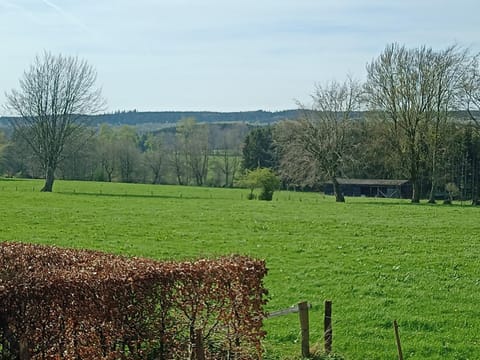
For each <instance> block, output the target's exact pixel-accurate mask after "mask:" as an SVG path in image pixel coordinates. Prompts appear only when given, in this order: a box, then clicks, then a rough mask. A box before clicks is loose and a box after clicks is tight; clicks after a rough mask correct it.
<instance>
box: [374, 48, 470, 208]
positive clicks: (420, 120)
mask: <svg viewBox="0 0 480 360" xmlns="http://www.w3.org/2000/svg"><path fill="white" fill-rule="evenodd" d="M471 61H472V58H471V57H470V56H469V54H468V50H463V49H461V48H459V47H457V46H450V47H448V48H447V49H445V50H443V51H434V50H433V49H432V48H428V47H425V46H423V47H419V48H413V49H408V48H406V47H405V46H401V45H398V44H391V45H388V46H387V47H386V48H385V50H384V52H383V53H382V54H381V55H380V56H379V57H378V58H377V59H375V60H374V61H372V62H371V63H370V64H368V65H367V82H366V85H365V89H366V93H367V95H368V96H367V98H368V101H369V104H370V106H371V108H372V109H373V110H376V111H378V113H379V114H381V115H383V117H384V120H385V121H386V123H388V124H390V136H391V138H392V140H393V141H394V142H395V143H396V149H397V151H398V152H399V154H400V156H401V158H402V159H403V164H404V167H405V170H406V173H407V174H408V176H409V178H410V181H411V182H412V186H413V193H412V202H415V203H417V202H419V201H420V195H421V194H420V180H421V175H422V174H421V173H422V171H425V170H426V167H425V166H422V163H428V164H429V168H428V171H427V172H428V176H429V179H430V183H431V188H430V193H429V202H432V203H433V202H435V193H436V190H437V188H438V184H437V183H438V152H439V150H440V146H441V140H442V131H443V129H445V128H446V124H447V122H448V120H450V115H451V112H452V110H455V109H456V108H457V104H458V101H457V100H458V98H459V91H460V90H461V84H462V83H463V82H464V81H463V79H464V76H465V73H466V72H468V69H469V67H470V65H469V63H470V62H471Z"/></svg>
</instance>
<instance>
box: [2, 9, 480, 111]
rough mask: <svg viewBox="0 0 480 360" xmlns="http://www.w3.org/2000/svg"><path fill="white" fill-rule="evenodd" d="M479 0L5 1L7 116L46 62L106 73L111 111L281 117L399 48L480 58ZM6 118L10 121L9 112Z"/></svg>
mask: <svg viewBox="0 0 480 360" xmlns="http://www.w3.org/2000/svg"><path fill="white" fill-rule="evenodd" d="M479 13H480V2H479V1H478V0H455V1H453V0H451V1H450V0H448V1H447V0H329V1H324V0H237V1H231V0H0V49H1V51H0V105H1V104H4V103H5V92H9V91H11V90H12V89H17V88H18V87H19V79H20V78H21V77H22V75H23V73H24V71H25V70H26V69H28V67H29V66H30V64H31V63H32V61H33V59H34V58H35V56H36V55H37V54H42V53H43V52H44V51H49V52H51V53H52V54H63V55H69V56H78V57H79V58H81V59H85V60H86V61H87V62H88V63H89V64H90V65H92V66H93V67H94V68H95V69H96V71H97V75H98V78H97V83H98V86H100V87H101V88H102V93H103V95H104V97H105V99H106V101H107V107H108V108H107V111H109V112H110V111H117V110H134V109H136V110H137V111H173V110H175V111H249V110H267V111H279V110H284V109H292V108H296V107H297V102H301V103H303V104H308V102H309V99H310V95H311V94H312V93H313V92H314V89H315V84H322V83H325V82H328V81H332V80H338V81H342V80H344V79H345V78H346V77H347V75H350V76H352V77H354V78H356V79H358V80H360V81H362V80H364V79H365V76H366V72H365V66H366V64H367V63H369V62H371V61H372V60H373V59H375V58H376V57H377V56H379V55H380V53H381V52H382V51H383V50H384V49H385V46H386V45H387V44H390V43H393V42H397V43H399V44H402V45H406V46H408V47H418V46H422V45H426V46H429V47H432V48H434V49H439V50H440V49H443V48H445V47H447V46H449V45H452V44H458V45H460V46H463V47H469V48H470V49H471V50H472V51H473V52H479V51H480V24H479V23H478V14H479ZM0 115H8V114H6V113H5V110H0Z"/></svg>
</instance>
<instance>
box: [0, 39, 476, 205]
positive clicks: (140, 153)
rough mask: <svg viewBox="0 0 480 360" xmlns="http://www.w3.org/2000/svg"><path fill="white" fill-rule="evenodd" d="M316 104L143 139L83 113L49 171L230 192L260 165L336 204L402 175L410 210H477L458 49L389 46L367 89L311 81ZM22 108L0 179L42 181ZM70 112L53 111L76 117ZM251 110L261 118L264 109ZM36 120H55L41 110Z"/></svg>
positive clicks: (472, 120) (468, 82)
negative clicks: (445, 206) (428, 206)
mask: <svg viewBox="0 0 480 360" xmlns="http://www.w3.org/2000/svg"><path fill="white" fill-rule="evenodd" d="M70 61H72V60H70ZM37 62H39V60H38V59H37ZM37 67H40V65H39V64H37ZM91 83H92V82H91ZM40 87H41V86H40ZM37 88H38V86H37ZM24 90H25V89H24ZM27 90H28V89H27ZM25 92H26V93H28V92H27V91H26V90H25ZM15 94H18V93H15V92H13V93H12V96H11V97H10V100H12V99H14V96H13V95H15ZM95 94H96V93H95ZM312 100H313V102H312V105H311V106H310V105H304V104H298V105H299V109H298V110H292V111H284V112H279V113H277V114H276V116H277V117H278V116H280V117H282V116H290V118H287V119H285V118H281V119H280V120H279V121H273V123H270V122H272V121H270V120H267V121H266V123H267V124H268V125H265V123H263V124H262V125H261V126H259V125H258V123H256V124H251V123H250V122H249V120H248V118H245V119H242V118H241V114H242V113H231V114H234V115H231V116H233V117H234V118H235V120H237V121H231V122H228V123H215V122H213V123H212V122H209V121H205V118H203V117H201V118H195V117H188V116H186V117H181V118H180V120H179V121H177V122H176V124H175V126H171V127H164V128H162V129H159V130H156V131H146V130H145V127H144V126H143V125H144V124H145V122H142V123H141V125H140V126H131V125H128V121H127V120H126V121H125V123H122V124H121V126H118V125H116V126H115V125H109V124H106V123H104V124H101V125H98V124H97V125H95V124H94V123H91V122H90V124H89V125H90V126H85V125H86V123H85V121H86V120H87V119H90V120H91V118H92V117H86V116H84V117H83V118H82V119H81V121H78V122H70V123H67V125H66V129H68V130H69V131H72V130H73V129H75V136H74V137H71V138H69V139H68V141H66V142H65V143H64V144H63V145H62V146H61V147H60V148H57V150H58V151H57V154H56V155H55V156H56V158H55V159H54V160H55V161H54V162H55V164H56V167H55V175H56V177H58V178H61V179H76V180H96V181H122V182H144V183H155V184H180V185H198V186H222V187H233V186H235V185H236V184H237V180H238V179H239V178H240V177H241V175H242V174H243V173H244V171H245V170H253V169H256V168H262V167H264V168H270V169H272V170H274V171H275V172H276V173H277V174H278V176H279V177H280V179H281V184H282V186H283V187H285V188H289V187H290V188H291V187H295V188H297V189H319V188H321V186H322V184H324V183H325V182H329V183H331V184H333V190H334V193H335V196H336V199H337V201H344V197H343V193H342V190H341V187H340V185H339V184H338V181H337V179H338V178H355V179H407V180H409V181H410V183H411V186H412V189H413V193H412V202H418V201H419V200H420V198H428V200H429V202H431V203H434V202H435V201H436V200H438V199H444V200H447V201H451V200H452V199H453V198H461V199H471V200H472V202H473V203H474V204H478V202H479V200H478V198H479V195H478V194H479V192H480V181H479V179H480V160H479V158H480V123H479V121H478V119H479V117H478V111H479V110H480V107H479V106H480V73H479V63H478V55H477V54H471V53H470V52H469V50H468V49H463V48H460V47H458V46H451V47H448V48H446V49H443V50H434V49H431V48H428V47H419V48H413V49H410V48H406V47H405V46H401V45H398V44H391V45H388V46H387V47H386V48H385V50H384V52H383V53H382V54H380V56H379V57H378V58H376V59H374V60H373V61H372V62H371V63H370V64H368V65H367V79H366V82H365V83H361V82H359V81H357V80H355V79H352V78H347V80H345V81H344V82H337V81H333V82H330V83H326V84H318V85H317V86H316V88H315V90H314V93H313V94H312ZM12 105H15V102H12V101H11V104H10V107H11V108H14V109H15V107H14V106H12ZM17 105H18V106H17V108H18V109H17V113H18V114H19V115H21V116H20V118H16V120H15V119H14V120H12V119H10V121H11V122H12V124H13V125H14V127H13V129H14V131H13V132H12V133H11V134H10V136H7V135H6V134H5V133H2V132H0V154H1V158H0V173H1V174H5V175H7V176H16V177H45V176H46V175H45V174H47V175H48V173H49V171H50V172H51V169H50V170H49V166H47V165H48V162H46V161H45V153H43V152H40V151H39V150H40V149H44V148H45V147H43V146H41V147H39V148H38V149H37V150H36V151H35V149H34V148H33V147H32V144H37V143H38V139H40V136H39V135H38V134H43V133H42V131H41V130H42V128H41V127H40V128H37V127H35V125H32V123H30V124H29V123H27V124H25V119H27V120H28V119H30V120H32V119H33V120H36V119H38V118H40V117H41V115H35V114H29V113H25V112H23V113H22V111H24V108H23V107H22V106H21V105H22V103H19V104H17ZM94 105H95V103H94ZM93 109H95V106H94V107H93ZM88 110H90V109H88ZM72 112H75V111H66V112H64V113H62V114H60V115H61V116H63V117H64V118H65V119H67V120H69V121H71V118H70V117H71V116H72V114H71V113H72ZM128 114H134V115H135V116H134V118H135V117H137V116H140V114H142V113H138V114H137V113H136V112H135V111H134V112H130V113H129V112H126V113H122V116H123V115H125V116H127V115H128ZM181 114H183V113H177V114H176V115H173V114H170V115H171V116H172V118H174V117H175V116H178V115H181ZM203 114H204V115H205V113H203ZM206 114H210V115H212V116H213V115H215V116H217V115H218V113H206ZM253 114H255V116H257V119H260V118H262V119H263V118H265V119H266V118H268V116H267V112H253ZM117 115H118V114H117ZM250 115H252V114H250ZM43 116H44V117H45V118H48V119H50V118H51V119H54V120H55V119H56V120H58V119H61V117H58V118H57V117H56V116H57V115H55V114H53V113H52V112H51V110H50V108H48V106H47V108H46V112H45V114H44V115H43ZM104 116H107V117H108V116H109V115H104ZM205 116H206V115H205ZM232 119H233V118H232ZM269 119H272V117H270V118H269ZM77 120H78V119H77ZM22 121H23V123H22ZM57 123H58V122H57ZM54 124H55V122H54ZM80 125H81V126H80ZM55 126H57V127H58V125H55ZM55 126H53V127H52V129H54V128H55ZM27 130H28V131H27ZM37 130H39V131H37ZM48 153H51V152H48Z"/></svg>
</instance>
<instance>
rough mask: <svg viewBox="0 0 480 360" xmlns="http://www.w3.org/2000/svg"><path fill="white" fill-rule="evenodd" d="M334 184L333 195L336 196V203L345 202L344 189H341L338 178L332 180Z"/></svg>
mask: <svg viewBox="0 0 480 360" xmlns="http://www.w3.org/2000/svg"><path fill="white" fill-rule="evenodd" d="M332 184H333V193H334V194H335V201H336V202H345V197H344V196H343V194H342V189H341V187H340V184H339V183H338V181H337V178H336V177H333V178H332Z"/></svg>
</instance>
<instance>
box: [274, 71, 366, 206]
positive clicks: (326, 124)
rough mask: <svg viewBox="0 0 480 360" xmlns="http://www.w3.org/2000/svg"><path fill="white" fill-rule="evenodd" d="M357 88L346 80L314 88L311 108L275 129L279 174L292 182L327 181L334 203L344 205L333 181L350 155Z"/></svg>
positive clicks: (350, 81)
mask: <svg viewBox="0 0 480 360" xmlns="http://www.w3.org/2000/svg"><path fill="white" fill-rule="evenodd" d="M360 95H361V86H360V85H359V83H358V82H356V81H354V80H353V79H351V78H349V79H348V80H346V81H345V82H343V83H339V82H335V81H334V82H330V83H328V84H326V85H325V86H321V85H317V88H316V92H315V94H314V95H313V96H312V98H313V102H314V103H313V108H312V109H311V110H310V109H306V108H304V111H303V115H302V116H301V117H300V119H298V120H296V121H286V122H283V123H281V124H280V126H279V127H278V128H277V132H276V138H277V141H278V143H279V148H280V153H281V161H280V167H281V173H282V175H283V176H284V178H288V179H291V180H292V181H294V182H296V183H301V184H315V183H316V182H317V181H319V180H329V181H331V182H332V184H333V189H334V193H335V198H336V201H337V202H344V201H345V199H344V197H343V194H342V191H341V189H340V185H339V183H338V181H337V178H338V177H339V176H340V175H341V173H342V169H343V166H344V163H345V162H346V161H347V158H348V157H349V155H350V154H351V150H352V147H353V144H352V143H351V140H352V139H353V138H352V136H350V135H351V130H352V118H353V116H354V112H355V110H357V109H358V107H359V104H360Z"/></svg>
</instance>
